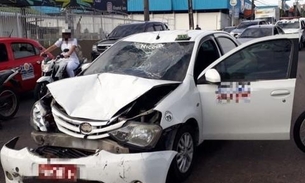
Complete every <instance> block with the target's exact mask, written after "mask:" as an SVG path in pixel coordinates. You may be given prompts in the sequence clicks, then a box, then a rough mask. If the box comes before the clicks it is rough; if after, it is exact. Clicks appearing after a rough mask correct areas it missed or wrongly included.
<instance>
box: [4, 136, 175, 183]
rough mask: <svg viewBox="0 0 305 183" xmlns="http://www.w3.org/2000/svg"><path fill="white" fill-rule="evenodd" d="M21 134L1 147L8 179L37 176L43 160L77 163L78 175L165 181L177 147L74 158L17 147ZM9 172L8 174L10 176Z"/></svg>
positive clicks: (112, 181)
mask: <svg viewBox="0 0 305 183" xmlns="http://www.w3.org/2000/svg"><path fill="white" fill-rule="evenodd" d="M17 141H18V137H16V138H14V139H12V140H11V141H9V142H8V143H7V144H5V145H4V146H3V147H2V149H1V164H2V167H3V170H4V174H5V180H6V183H22V182H23V181H24V180H25V179H29V178H38V176H39V168H38V167H39V165H40V164H60V165H76V166H77V169H78V176H77V179H80V180H88V181H100V182H106V183H120V182H122V183H134V182H136V181H139V182H143V183H156V182H157V183H162V182H165V181H166V176H167V173H168V170H169V167H170V165H171V162H172V160H173V158H174V156H175V155H176V152H175V151H158V152H148V153H130V154H114V153H110V152H107V151H104V150H101V151H98V152H96V153H95V154H93V155H90V156H86V157H83V158H75V159H59V158H49V159H47V158H43V157H40V156H39V155H37V154H35V153H33V152H31V151H30V150H29V149H28V148H23V149H21V150H15V149H14V147H15V145H16V143H17ZM8 175H9V176H8Z"/></svg>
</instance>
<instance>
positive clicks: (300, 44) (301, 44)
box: [299, 40, 304, 51]
mask: <svg viewBox="0 0 305 183" xmlns="http://www.w3.org/2000/svg"><path fill="white" fill-rule="evenodd" d="M303 44H304V43H303V40H301V41H300V42H299V51H301V50H302V49H303V46H304V45H303Z"/></svg>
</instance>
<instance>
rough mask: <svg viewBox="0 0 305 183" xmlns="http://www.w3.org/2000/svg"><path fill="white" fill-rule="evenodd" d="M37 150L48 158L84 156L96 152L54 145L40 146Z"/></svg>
mask: <svg viewBox="0 0 305 183" xmlns="http://www.w3.org/2000/svg"><path fill="white" fill-rule="evenodd" d="M35 152H36V153H37V154H39V155H40V156H43V157H46V158H82V157H86V156H89V155H92V154H94V152H87V151H83V150H77V149H70V148H63V147H54V146H42V147H38V148H37V149H36V150H35Z"/></svg>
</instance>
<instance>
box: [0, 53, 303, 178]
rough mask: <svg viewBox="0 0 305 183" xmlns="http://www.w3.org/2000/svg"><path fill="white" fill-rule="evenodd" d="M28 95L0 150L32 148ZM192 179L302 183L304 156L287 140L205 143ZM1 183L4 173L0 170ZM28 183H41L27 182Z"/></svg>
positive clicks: (0, 133) (2, 134) (6, 125)
mask: <svg viewBox="0 0 305 183" xmlns="http://www.w3.org/2000/svg"><path fill="white" fill-rule="evenodd" d="M299 57H300V59H299V60H300V62H299V67H298V80H297V86H296V97H295V102H294V111H293V121H295V119H296V118H297V117H298V115H299V114H300V113H301V112H302V111H303V110H305V102H304V99H305V92H304V91H305V90H304V89H305V81H304V78H305V51H301V52H300V56H299ZM32 104H33V100H32V98H31V95H29V96H26V97H23V100H22V103H21V108H20V110H19V112H18V113H17V115H16V118H15V119H14V120H11V121H7V122H3V128H2V129H1V130H0V147H2V146H3V144H4V143H5V142H7V141H8V140H10V139H11V138H12V137H14V136H19V137H20V140H19V143H18V147H19V148H20V147H24V146H32V147H33V145H34V143H33V141H32V139H31V138H30V131H31V127H30V126H29V112H30V109H31V107H32ZM197 153H198V157H197V159H196V163H195V166H194V170H193V173H192V175H191V177H190V178H189V179H188V180H187V181H186V182H185V183H202V182H205V183H302V182H304V176H305V175H304V173H305V166H304V164H305V154H304V153H302V152H301V151H300V150H299V149H298V148H297V147H296V145H295V144H294V142H293V140H290V141H206V142H204V143H203V144H202V145H201V146H200V147H199V148H198V152H197ZM0 171H1V172H0V183H4V174H3V173H2V168H1V167H0ZM29 183H40V182H38V181H37V180H36V181H29Z"/></svg>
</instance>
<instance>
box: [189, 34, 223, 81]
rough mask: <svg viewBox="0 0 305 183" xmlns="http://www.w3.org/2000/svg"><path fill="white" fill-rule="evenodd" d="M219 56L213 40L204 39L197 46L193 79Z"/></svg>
mask: <svg viewBox="0 0 305 183" xmlns="http://www.w3.org/2000/svg"><path fill="white" fill-rule="evenodd" d="M218 58H219V52H218V49H217V46H216V44H215V42H214V41H213V40H207V41H204V42H203V43H202V44H201V45H200V47H199V48H198V52H197V57H196V61H195V67H194V79H195V81H196V80H197V77H198V76H199V74H200V73H201V72H202V71H203V70H204V69H205V68H206V67H207V66H209V65H210V64H211V63H213V62H214V61H215V60H216V59H218Z"/></svg>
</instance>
